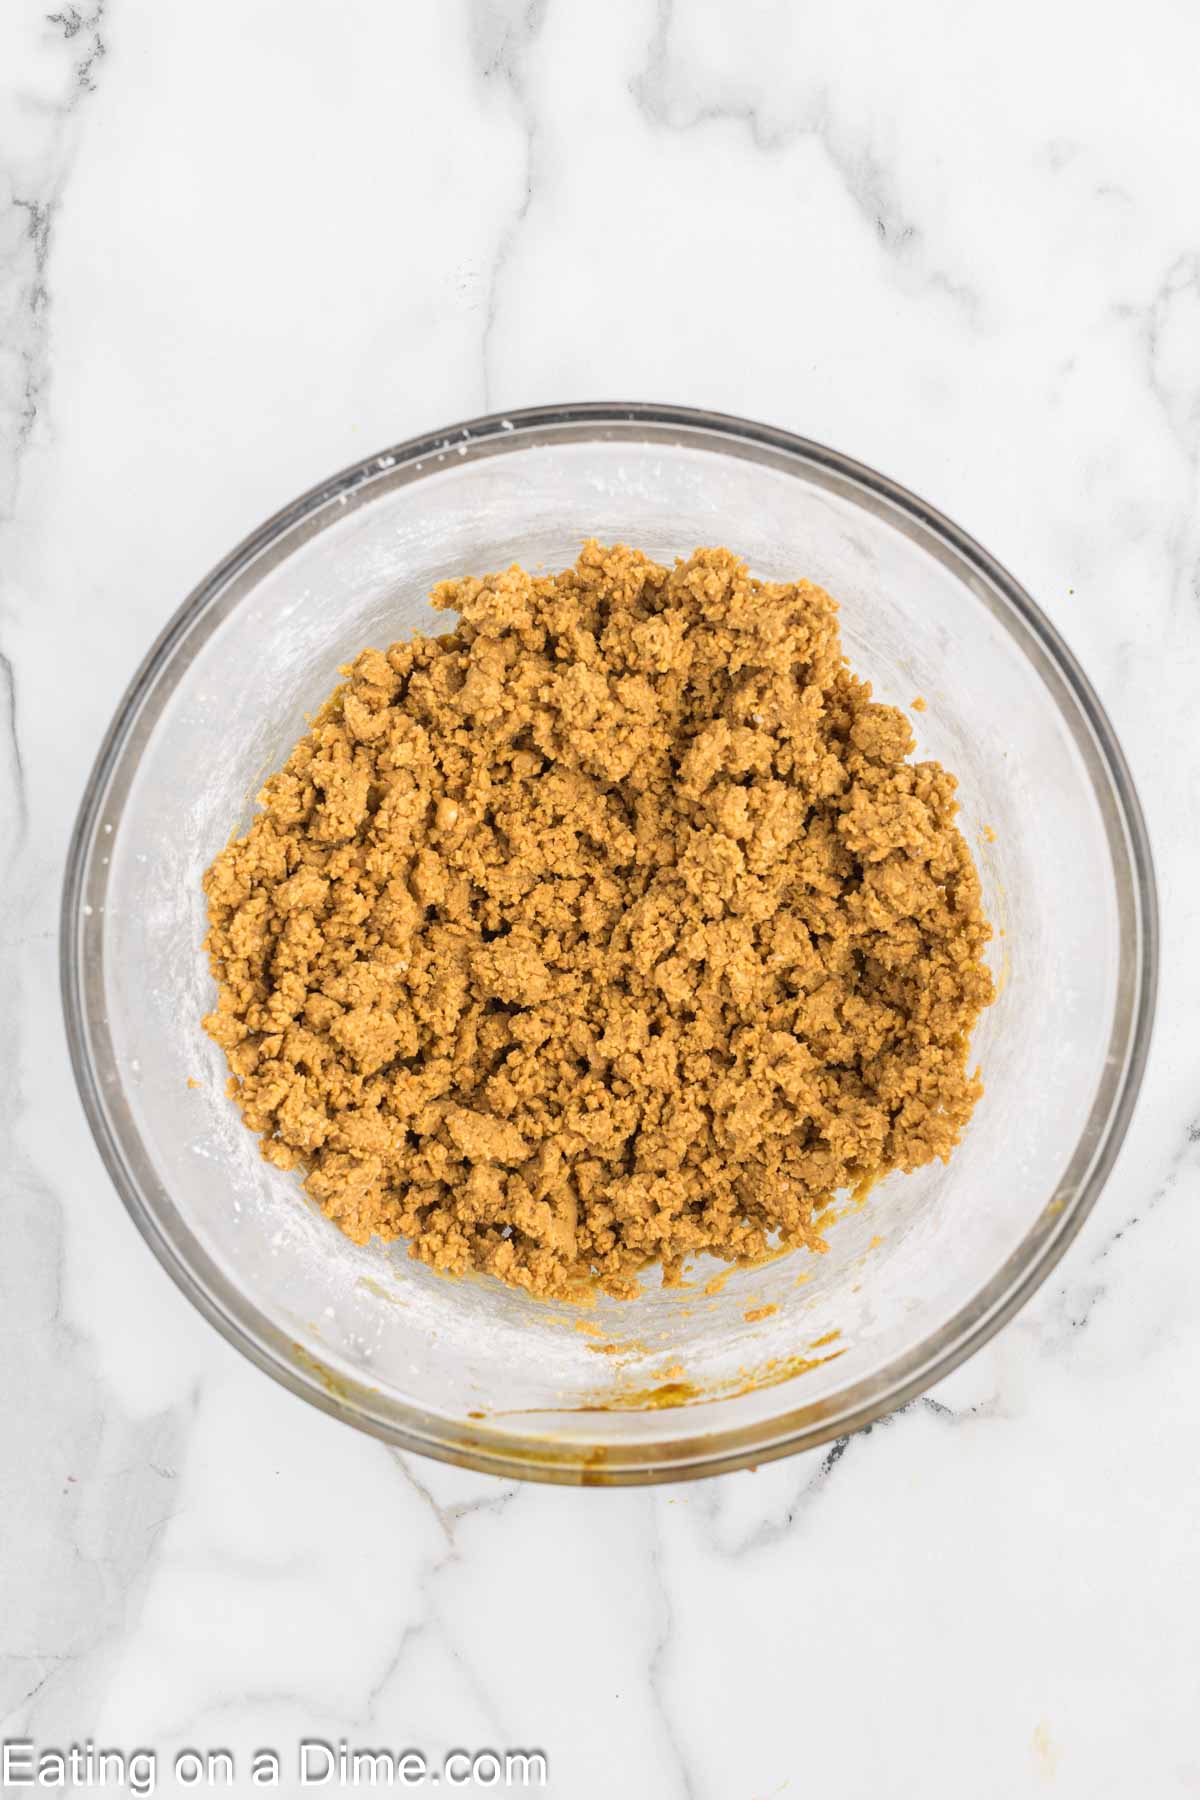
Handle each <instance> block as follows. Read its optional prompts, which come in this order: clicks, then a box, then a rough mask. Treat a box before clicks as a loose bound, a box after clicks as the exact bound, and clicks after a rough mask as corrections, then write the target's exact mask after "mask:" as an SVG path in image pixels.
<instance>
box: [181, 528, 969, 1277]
mask: <svg viewBox="0 0 1200 1800" xmlns="http://www.w3.org/2000/svg"><path fill="white" fill-rule="evenodd" d="M433 598H434V603H435V605H437V606H439V607H443V608H446V609H451V610H454V611H456V612H457V613H458V614H459V618H460V623H459V624H458V626H457V627H456V628H455V629H454V630H453V631H451V632H449V633H447V634H446V635H445V636H443V637H440V638H437V639H436V640H432V641H430V640H428V639H424V638H420V637H417V638H413V639H412V640H410V641H407V642H403V643H397V644H393V645H392V646H391V648H390V649H388V650H387V651H386V652H384V651H380V650H364V651H363V652H362V654H361V655H360V656H359V657H358V658H357V659H356V660H355V662H354V663H353V664H352V665H350V666H349V667H348V668H347V669H346V670H345V671H344V673H345V675H346V677H347V678H346V680H345V682H344V684H343V685H342V686H341V687H339V688H338V689H337V690H336V692H335V693H334V694H333V695H332V696H331V697H330V699H329V700H328V701H327V702H326V704H325V705H324V707H323V708H322V709H321V711H320V712H319V714H318V715H317V717H316V719H315V720H314V721H313V725H312V728H311V730H310V731H309V733H308V735H307V736H306V737H305V738H303V739H302V740H301V742H300V743H299V744H298V745H297V746H296V748H295V750H294V751H293V752H292V755H291V756H290V757H289V758H288V761H287V763H286V764H285V766H284V768H283V769H282V770H281V771H280V772H279V773H278V774H277V775H274V776H272V777H271V779H270V780H269V781H268V782H267V783H266V785H265V787H264V788H263V790H262V792H261V794H260V796H259V799H260V803H261V806H262V811H261V812H260V813H259V814H258V816H257V817H256V818H255V819H254V821H253V823H252V824H251V826H250V828H249V830H248V831H247V832H246V833H245V835H244V836H242V837H240V838H237V839H235V840H234V841H233V842H231V843H230V845H229V846H228V847H227V848H226V849H225V850H224V851H222V853H221V854H220V855H219V856H218V857H217V859H216V861H215V862H214V864H213V866H212V868H211V869H210V870H209V871H208V874H207V876H206V877H205V886H206V890H207V895H208V908H209V934H208V939H207V947H208V953H209V958H210V962H211V966H212V971H213V974H214V977H215V979H216V981H217V984H218V989H219V998H218V1003H217V1006H216V1009H215V1010H214V1011H213V1012H212V1013H210V1014H209V1016H208V1017H207V1019H206V1020H205V1025H206V1027H207V1029H208V1031H209V1032H210V1034H211V1035H212V1037H213V1038H214V1039H215V1040H216V1041H217V1043H218V1044H220V1045H221V1047H222V1048H223V1049H224V1051H225V1054H226V1058H227V1060H228V1064H229V1069H230V1090H231V1092H232V1094H233V1096H234V1098H235V1099H236V1101H237V1103H238V1105H239V1107H240V1108H241V1111H242V1116H243V1118H244V1120H245V1123H246V1124H247V1126H248V1127H249V1128H250V1129H251V1130H253V1131H255V1132H257V1133H259V1134H260V1135H261V1137H262V1148H263V1155H264V1156H265V1157H266V1158H267V1159H268V1160H269V1161H271V1162H273V1163H274V1164H276V1165H277V1166H278V1167H280V1168H284V1169H293V1168H294V1169H299V1170H301V1171H303V1175H304V1185H305V1187H306V1189H307V1190H308V1192H309V1193H310V1194H311V1195H312V1196H313V1198H314V1199H315V1200H316V1201H317V1202H318V1204H319V1205H320V1206H321V1207H322V1208H323V1210H324V1211H325V1212H326V1213H327V1214H328V1216H329V1217H330V1218H331V1219H333V1220H334V1221H335V1222H336V1223H337V1224H338V1225H339V1226H340V1227H341V1228H342V1229H343V1230H344V1231H345V1232H346V1233H347V1234H348V1235H349V1236H350V1237H351V1238H353V1239H354V1240H355V1241H356V1242H360V1243H362V1242H366V1241H367V1240H368V1239H369V1238H371V1237H372V1236H378V1237H380V1238H383V1239H389V1238H396V1237H406V1238H408V1239H409V1240H410V1247H411V1254H412V1255H413V1256H415V1257H418V1258H420V1259H421V1260H422V1261H424V1262H426V1263H428V1264H429V1265H430V1266H432V1267H433V1268H436V1269H438V1270H441V1271H443V1272H445V1273H450V1274H463V1273H466V1272H468V1271H472V1270H475V1271H481V1272H485V1273H487V1274H491V1275H494V1276H497V1277H499V1278H500V1279H501V1280H503V1281H506V1282H509V1283H511V1284H512V1285H514V1286H517V1287H520V1288H524V1289H526V1290H528V1291H529V1292H531V1293H533V1294H536V1295H543V1296H552V1297H555V1298H559V1299H565V1298H573V1297H577V1296H578V1295H579V1294H580V1293H581V1292H582V1291H584V1290H585V1289H586V1288H587V1287H588V1286H589V1285H592V1284H594V1285H598V1286H599V1287H601V1288H602V1289H604V1290H605V1291H606V1292H608V1293H609V1294H612V1295H615V1296H617V1297H628V1296H631V1295H633V1294H634V1293H636V1292H637V1291H638V1276H639V1273H640V1272H641V1271H643V1270H644V1269H645V1268H646V1267H647V1266H648V1265H650V1264H653V1263H658V1264H659V1265H661V1268H662V1271H663V1278H664V1280H666V1281H667V1282H671V1281H674V1280H676V1279H678V1277H679V1275H680V1272H681V1270H682V1267H683V1263H684V1260H685V1258H688V1257H690V1256H692V1255H694V1254H697V1253H700V1252H703V1251H709V1252H711V1253H713V1254H715V1255H717V1256H718V1257H720V1258H722V1259H723V1260H725V1261H727V1262H729V1263H743V1262H752V1261H756V1260H758V1259H760V1258H762V1257H763V1256H764V1254H766V1253H767V1252H768V1251H769V1250H771V1249H775V1248H778V1249H783V1250H789V1249H795V1248H799V1247H804V1248H807V1249H809V1250H814V1251H820V1250H822V1249H823V1248H824V1241H823V1238H822V1235H821V1228H820V1219H821V1217H822V1215H825V1216H826V1217H827V1216H828V1214H829V1209H830V1207H831V1205H832V1201H833V1197H834V1195H835V1194H836V1193H838V1192H839V1191H844V1190H845V1189H847V1188H849V1189H862V1188H863V1186H864V1184H867V1183H869V1182H870V1181H871V1180H872V1179H874V1178H875V1177H876V1176H877V1175H879V1174H880V1173H881V1172H883V1171H885V1170H889V1169H902V1170H911V1169H916V1168H919V1167H920V1166H921V1165H922V1164H924V1163H927V1162H929V1161H930V1160H932V1159H933V1158H936V1157H942V1158H945V1157H947V1156H948V1155H949V1154H950V1152H951V1150H952V1149H953V1147H954V1145H955V1144H956V1143H957V1141H958V1138H959V1135H960V1133H961V1131H962V1129H963V1127H964V1125H965V1124H966V1122H967V1120H968V1118H969V1116H970V1113H971V1110H972V1108H973V1107H974V1105H975V1102H976V1100H977V1098H978V1096H979V1094H980V1092H981V1085H980V1082H979V1080H978V1076H977V1075H975V1074H972V1073H971V1072H970V1071H969V1069H968V1065H967V1056H968V1041H969V1036H970V1032H971V1029H972V1027H973V1025H974V1023H975V1020H976V1018H977V1016H978V1013H979V1011H980V1009H981V1007H983V1006H984V1005H986V1004H987V1003H988V1001H989V1000H990V999H991V997H992V984H991V977H990V975H989V974H988V971H987V969H986V967H985V966H984V963H983V952H984V948H985V945H986V943H987V940H988V938H989V936H990V928H989V926H988V924H987V922H986V920H985V919H984V917H983V914H982V910H981V906H980V888H979V881H978V877H977V875H976V871H975V866H974V863H973V861H972V858H971V854H970V851H969V849H968V847H967V845H966V843H965V841H964V839H963V837H962V835H961V833H960V832H959V830H958V829H957V826H956V824H955V815H956V812H957V803H956V800H955V785H956V784H955V780H954V777H953V776H952V775H950V774H948V773H947V771H946V770H945V769H943V768H942V767H941V766H940V764H938V763H935V762H913V761H911V760H910V758H911V755H912V751H913V748H914V740H913V736H912V733H911V731H910V728H909V725H908V722H907V720H906V719H905V717H904V715H903V714H902V713H901V712H899V711H898V710H896V709H895V708H894V707H890V706H882V705H877V704H876V703H875V702H874V701H873V700H872V698H871V689H870V687H869V685H868V684H867V683H866V682H864V681H862V680H860V679H859V678H858V677H857V676H855V675H854V674H853V673H852V672H851V670H850V669H849V667H848V665H847V663H846V659H845V656H844V655H843V652H842V646H841V640H840V637H839V634H838V626H837V608H836V605H835V603H834V602H833V600H831V599H830V597H829V595H828V594H826V593H824V592H823V591H822V590H821V589H820V588H818V587H815V586H813V585H812V584H811V583H810V582H806V581H799V582H795V583H770V582H761V581H757V580H754V579H752V578H751V577H750V576H749V574H748V573H747V570H746V567H745V565H744V564H743V563H742V562H740V561H739V560H738V558H737V557H735V556H734V555H732V554H731V553H730V552H729V551H728V550H720V549H706V550H698V551H696V552H695V554H694V555H692V556H691V557H689V558H688V559H687V560H686V561H684V560H680V561H679V562H677V563H676V565H675V566H674V568H671V569H667V568H664V567H661V566H659V565H658V564H656V563H654V562H652V561H650V560H649V559H648V558H647V557H645V556H643V555H642V554H641V553H640V552H638V551H636V550H630V549H627V548H624V547H619V546H618V547H616V548H613V549H604V548H602V547H601V546H600V545H598V544H595V543H591V544H588V545H587V546H585V548H584V550H583V553H582V555H581V556H580V558H579V561H578V563H577V564H576V565H575V567H574V568H572V569H568V570H565V571H563V572H562V573H561V574H559V575H556V576H545V577H534V576H531V575H529V574H527V573H525V572H524V571H523V570H521V569H518V568H512V569H509V570H508V571H507V572H505V573H504V574H500V575H493V576H489V577H487V578H486V579H484V580H476V579H467V580H459V581H452V582H446V583H443V584H442V585H441V586H440V587H439V588H437V589H436V590H435V592H434V596H433Z"/></svg>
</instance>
